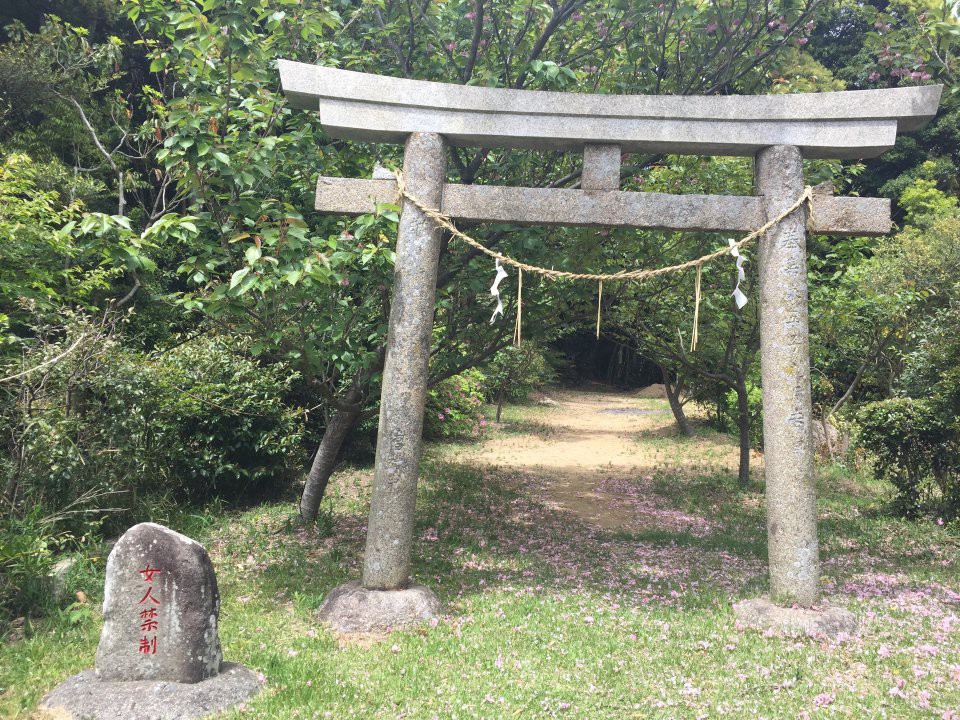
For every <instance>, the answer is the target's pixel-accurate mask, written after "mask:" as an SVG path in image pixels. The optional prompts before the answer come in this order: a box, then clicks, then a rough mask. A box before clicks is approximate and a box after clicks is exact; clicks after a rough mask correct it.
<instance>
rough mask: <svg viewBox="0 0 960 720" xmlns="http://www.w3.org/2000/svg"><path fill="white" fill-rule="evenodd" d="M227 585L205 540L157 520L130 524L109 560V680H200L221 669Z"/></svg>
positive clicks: (102, 663) (105, 666)
mask: <svg viewBox="0 0 960 720" xmlns="http://www.w3.org/2000/svg"><path fill="white" fill-rule="evenodd" d="M219 615H220V593H219V591H218V590H217V578H216V575H214V572H213V564H212V563H211V562H210V557H209V556H208V555H207V551H206V550H204V549H203V546H202V545H201V544H200V543H198V542H196V541H195V540H191V539H190V538H188V537H186V536H185V535H181V534H180V533H177V532H174V531H173V530H169V529H167V528H165V527H163V526H161V525H155V524H154V523H142V524H140V525H137V526H136V527H133V528H131V529H130V530H128V531H127V532H126V533H125V534H124V536H123V537H122V538H120V541H119V542H118V543H117V544H116V546H115V547H114V548H113V551H112V552H111V553H110V557H109V559H108V560H107V581H106V585H105V587H104V598H103V633H102V634H101V635H100V645H99V647H98V648H97V666H96V674H97V677H98V678H100V679H101V680H170V681H172V682H180V683H195V682H200V681H201V680H206V679H207V678H209V677H213V676H214V675H216V674H217V673H218V672H219V671H220V662H221V661H222V660H223V653H222V652H221V651H220V638H219V636H218V635H217V618H218V616H219Z"/></svg>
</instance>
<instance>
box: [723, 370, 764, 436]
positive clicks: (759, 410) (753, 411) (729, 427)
mask: <svg viewBox="0 0 960 720" xmlns="http://www.w3.org/2000/svg"><path fill="white" fill-rule="evenodd" d="M721 405H722V407H720V408H718V410H719V412H718V413H717V425H718V427H719V429H720V430H722V431H723V432H730V433H737V432H739V428H738V425H737V419H738V418H739V416H740V409H739V405H738V402H737V391H736V390H728V391H727V392H726V393H724V394H723V400H722V403H721ZM747 408H748V411H749V413H750V446H751V447H753V448H756V449H757V450H762V449H763V391H762V390H761V388H760V386H759V385H757V384H755V383H752V382H749V381H748V382H747Z"/></svg>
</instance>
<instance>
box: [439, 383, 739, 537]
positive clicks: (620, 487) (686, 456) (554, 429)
mask: <svg viewBox="0 0 960 720" xmlns="http://www.w3.org/2000/svg"><path fill="white" fill-rule="evenodd" d="M550 397H551V398H552V399H553V400H554V401H555V402H556V403H557V404H556V405H551V406H546V407H544V406H537V407H533V408H526V407H524V408H515V409H512V411H511V413H510V414H509V415H508V416H507V417H506V418H505V420H506V421H505V422H504V423H502V424H501V426H500V427H499V428H497V429H496V430H495V431H494V432H493V433H491V435H490V437H488V439H487V440H486V441H485V442H484V443H483V444H482V445H479V446H473V447H470V448H467V449H463V450H461V451H459V452H458V453H457V457H458V458H459V459H461V460H464V461H468V462H477V463H482V464H484V465H486V466H488V467H489V466H499V467H502V468H507V469H510V470H513V471H519V472H521V473H524V474H525V475H527V476H535V477H536V478H537V479H539V480H540V481H541V483H542V490H543V494H544V499H545V500H546V501H547V502H548V503H550V504H552V505H554V506H555V507H557V508H558V509H562V510H565V511H567V512H570V513H573V514H574V515H576V516H578V517H580V518H582V519H583V520H585V521H587V522H589V523H592V524H595V525H598V526H600V527H603V528H606V529H622V530H637V529H641V528H643V527H650V526H655V527H658V528H662V529H664V525H665V524H666V525H667V526H668V527H673V528H677V529H679V528H683V529H684V530H689V531H694V532H695V531H696V530H698V529H701V530H704V531H705V530H706V528H705V527H703V526H704V521H703V520H702V519H701V518H696V517H692V516H689V515H685V514H684V513H681V512H679V511H677V510H675V509H671V508H669V507H667V506H665V505H664V499H663V498H662V497H660V496H658V495H656V494H655V493H652V492H648V490H649V486H650V484H651V483H652V482H653V481H654V476H655V475H656V473H657V472H658V470H662V469H669V470H670V471H671V472H674V473H676V472H678V471H679V472H684V473H687V472H688V473H697V474H704V473H711V472H721V471H724V472H730V471H733V472H735V471H736V467H737V450H736V447H735V445H734V443H733V442H731V440H730V439H729V438H728V437H726V436H723V435H719V434H717V433H714V432H711V431H709V430H702V431H700V432H699V433H698V435H697V437H695V438H681V437H679V436H677V434H676V429H675V428H676V426H675V423H674V420H673V415H672V414H671V413H670V408H669V405H668V404H667V402H666V401H665V400H659V399H645V398H642V397H638V395H637V393H636V392H632V393H614V392H610V391H608V390H601V391H560V392H554V393H551V395H550Z"/></svg>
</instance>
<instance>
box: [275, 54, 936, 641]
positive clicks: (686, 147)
mask: <svg viewBox="0 0 960 720" xmlns="http://www.w3.org/2000/svg"><path fill="white" fill-rule="evenodd" d="M279 68H280V76H281V83H282V85H283V90H284V93H285V94H286V96H287V98H288V100H289V101H290V102H291V104H292V105H293V106H294V107H299V108H303V109H307V110H313V111H316V112H319V114H320V122H321V123H322V125H323V127H324V130H325V132H326V133H327V135H328V136H329V137H331V138H338V139H343V140H357V141H363V142H387V143H405V150H404V167H403V188H402V190H403V196H404V200H403V203H402V213H401V218H400V225H399V228H398V233H397V259H396V272H395V276H394V277H395V280H394V289H393V293H394V298H395V300H397V301H396V302H393V303H392V305H391V315H390V325H389V331H388V334H387V353H386V362H385V364H384V369H383V391H382V395H381V409H380V427H379V434H378V440H377V460H376V468H375V471H374V482H373V492H372V497H371V509H370V519H369V525H368V530H367V541H366V549H365V554H364V571H363V580H362V582H361V583H354V584H348V585H346V586H343V587H341V588H338V589H337V590H334V591H333V592H332V593H331V594H330V595H329V596H328V599H327V601H326V603H325V605H324V610H323V616H324V618H325V619H327V620H328V621H330V623H331V625H333V626H334V627H335V628H336V627H339V628H340V629H342V630H349V631H355V630H360V629H368V630H372V629H377V628H380V629H382V628H383V627H384V626H396V625H399V624H404V623H406V622H409V621H412V620H416V619H423V618H425V617H428V616H429V615H431V614H433V613H435V612H437V608H438V606H437V605H436V603H435V599H434V598H433V597H432V593H430V591H429V590H428V589H427V588H424V587H422V586H414V585H411V580H410V577H409V572H410V555H411V551H412V538H413V527H414V509H415V499H416V486H417V478H418V473H419V462H420V457H421V443H422V432H421V431H422V424H423V409H424V400H425V397H426V375H427V370H428V364H429V357H430V345H431V339H432V329H433V311H434V301H435V291H436V279H437V263H438V259H439V254H440V247H441V242H440V232H439V227H438V225H437V222H436V221H435V220H434V219H433V218H431V216H430V212H433V211H438V212H440V213H442V214H443V215H445V216H446V217H448V218H450V219H453V220H460V221H465V222H470V223H481V222H492V223H510V224H525V225H568V226H586V227H624V228H656V229H664V230H678V231H706V232H729V233H758V232H763V235H762V236H760V238H759V243H758V245H759V247H758V252H757V255H756V260H755V264H756V267H757V274H758V278H759V283H758V291H757V296H758V297H757V305H758V307H759V315H760V341H761V349H760V366H761V376H762V388H763V437H764V448H765V470H764V474H765V480H766V500H767V539H768V550H769V568H770V596H771V599H772V600H773V601H774V603H776V604H771V603H769V602H768V601H766V600H757V601H753V602H752V603H746V604H744V603H741V604H740V605H739V606H738V607H737V610H736V612H737V614H738V617H740V618H741V619H742V621H743V622H744V623H746V624H750V625H753V626H759V627H774V628H777V629H780V630H788V631H790V630H796V629H799V630H800V631H807V632H825V633H836V632H841V631H842V632H847V631H849V630H852V628H853V627H854V626H855V622H854V619H853V616H852V615H850V613H848V612H847V611H845V610H843V609H842V608H834V609H833V610H829V609H828V610H824V609H823V608H822V607H821V606H820V605H819V604H816V605H815V603H818V593H819V544H818V539H817V511H816V483H815V473H814V466H813V450H812V436H811V415H812V408H811V398H810V394H811V393H810V361H809V347H808V346H809V339H808V309H807V294H808V291H807V272H806V263H807V258H806V236H807V233H808V232H812V233H818V234H826V235H882V234H885V233H888V232H890V229H891V222H890V201H889V200H886V199H876V198H860V197H833V196H832V195H831V194H830V193H829V192H827V191H825V192H823V193H817V192H816V189H815V190H814V193H813V194H812V195H809V196H808V194H807V191H806V190H805V188H804V182H803V164H802V161H803V159H804V158H833V159H859V158H869V157H876V156H877V155H880V154H881V153H883V152H885V151H886V150H888V149H890V148H891V147H893V144H894V142H895V141H896V137H897V133H898V132H903V131H911V130H916V129H917V128H920V127H922V126H923V125H925V124H926V123H927V122H929V121H930V119H931V118H933V117H934V115H935V114H936V112H937V107H938V104H939V99H940V94H941V91H942V88H941V87H940V86H925V87H908V88H895V89H888V90H860V91H852V92H831V93H816V94H796V95H755V96H723V97H713V96H711V97H695V96H694V97H691V96H683V97H680V96H674V97H667V96H645V95H630V96H627V95H591V94H577V93H557V92H540V91H526V90H505V89H499V88H482V87H470V86H463V85H452V84H446V83H436V82H426V81H421V80H407V79H402V78H391V77H384V76H379V75H368V74H365V73H356V72H351V71H346V70H337V69H333V68H325V67H319V66H315V65H307V64H303V63H295V62H290V61H286V60H281V61H280V63H279ZM450 146H454V147H458V146H459V147H482V148H522V149H532V150H540V151H559V152H572V153H583V170H582V173H581V183H580V188H579V189H555V188H526V187H499V186H489V185H461V184H455V183H446V182H445V178H446V162H447V152H448V147H450ZM624 153H666V154H694V155H739V156H747V157H752V158H754V183H755V184H754V187H755V190H754V192H755V194H754V195H752V196H748V197H741V196H732V195H683V194H681V195H671V194H664V193H638V192H624V191H621V190H620V175H621V169H620V161H621V157H622V155H623V154H624ZM378 175H379V173H378ZM398 190H399V188H398V183H397V182H396V178H392V177H376V178H375V179H370V180H365V179H351V178H331V177H321V178H320V179H319V180H318V182H317V196H316V209H317V210H320V211H322V212H328V213H345V214H354V215H356V214H363V213H371V212H374V211H375V210H376V206H377V205H378V204H382V203H394V202H397V200H398ZM414 200H415V202H414ZM804 200H808V202H804ZM425 210H426V211H429V212H425ZM778 605H779V607H778ZM791 606H799V607H800V608H801V609H799V610H797V609H796V607H791Z"/></svg>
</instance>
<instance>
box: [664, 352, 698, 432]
mask: <svg viewBox="0 0 960 720" xmlns="http://www.w3.org/2000/svg"><path fill="white" fill-rule="evenodd" d="M660 374H661V375H662V376H663V387H664V389H665V390H666V392H667V400H668V401H669V402H670V410H672V411H673V418H674V420H676V421H677V427H678V428H680V432H681V433H682V434H683V435H685V436H686V437H693V428H691V427H690V421H689V420H687V415H686V413H684V412H683V403H681V402H680V393H681V392H682V390H683V380H681V379H680V378H677V381H676V382H673V381H672V380H671V378H670V372H669V371H668V370H667V369H666V368H665V367H663V366H662V365H661V366H660Z"/></svg>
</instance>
